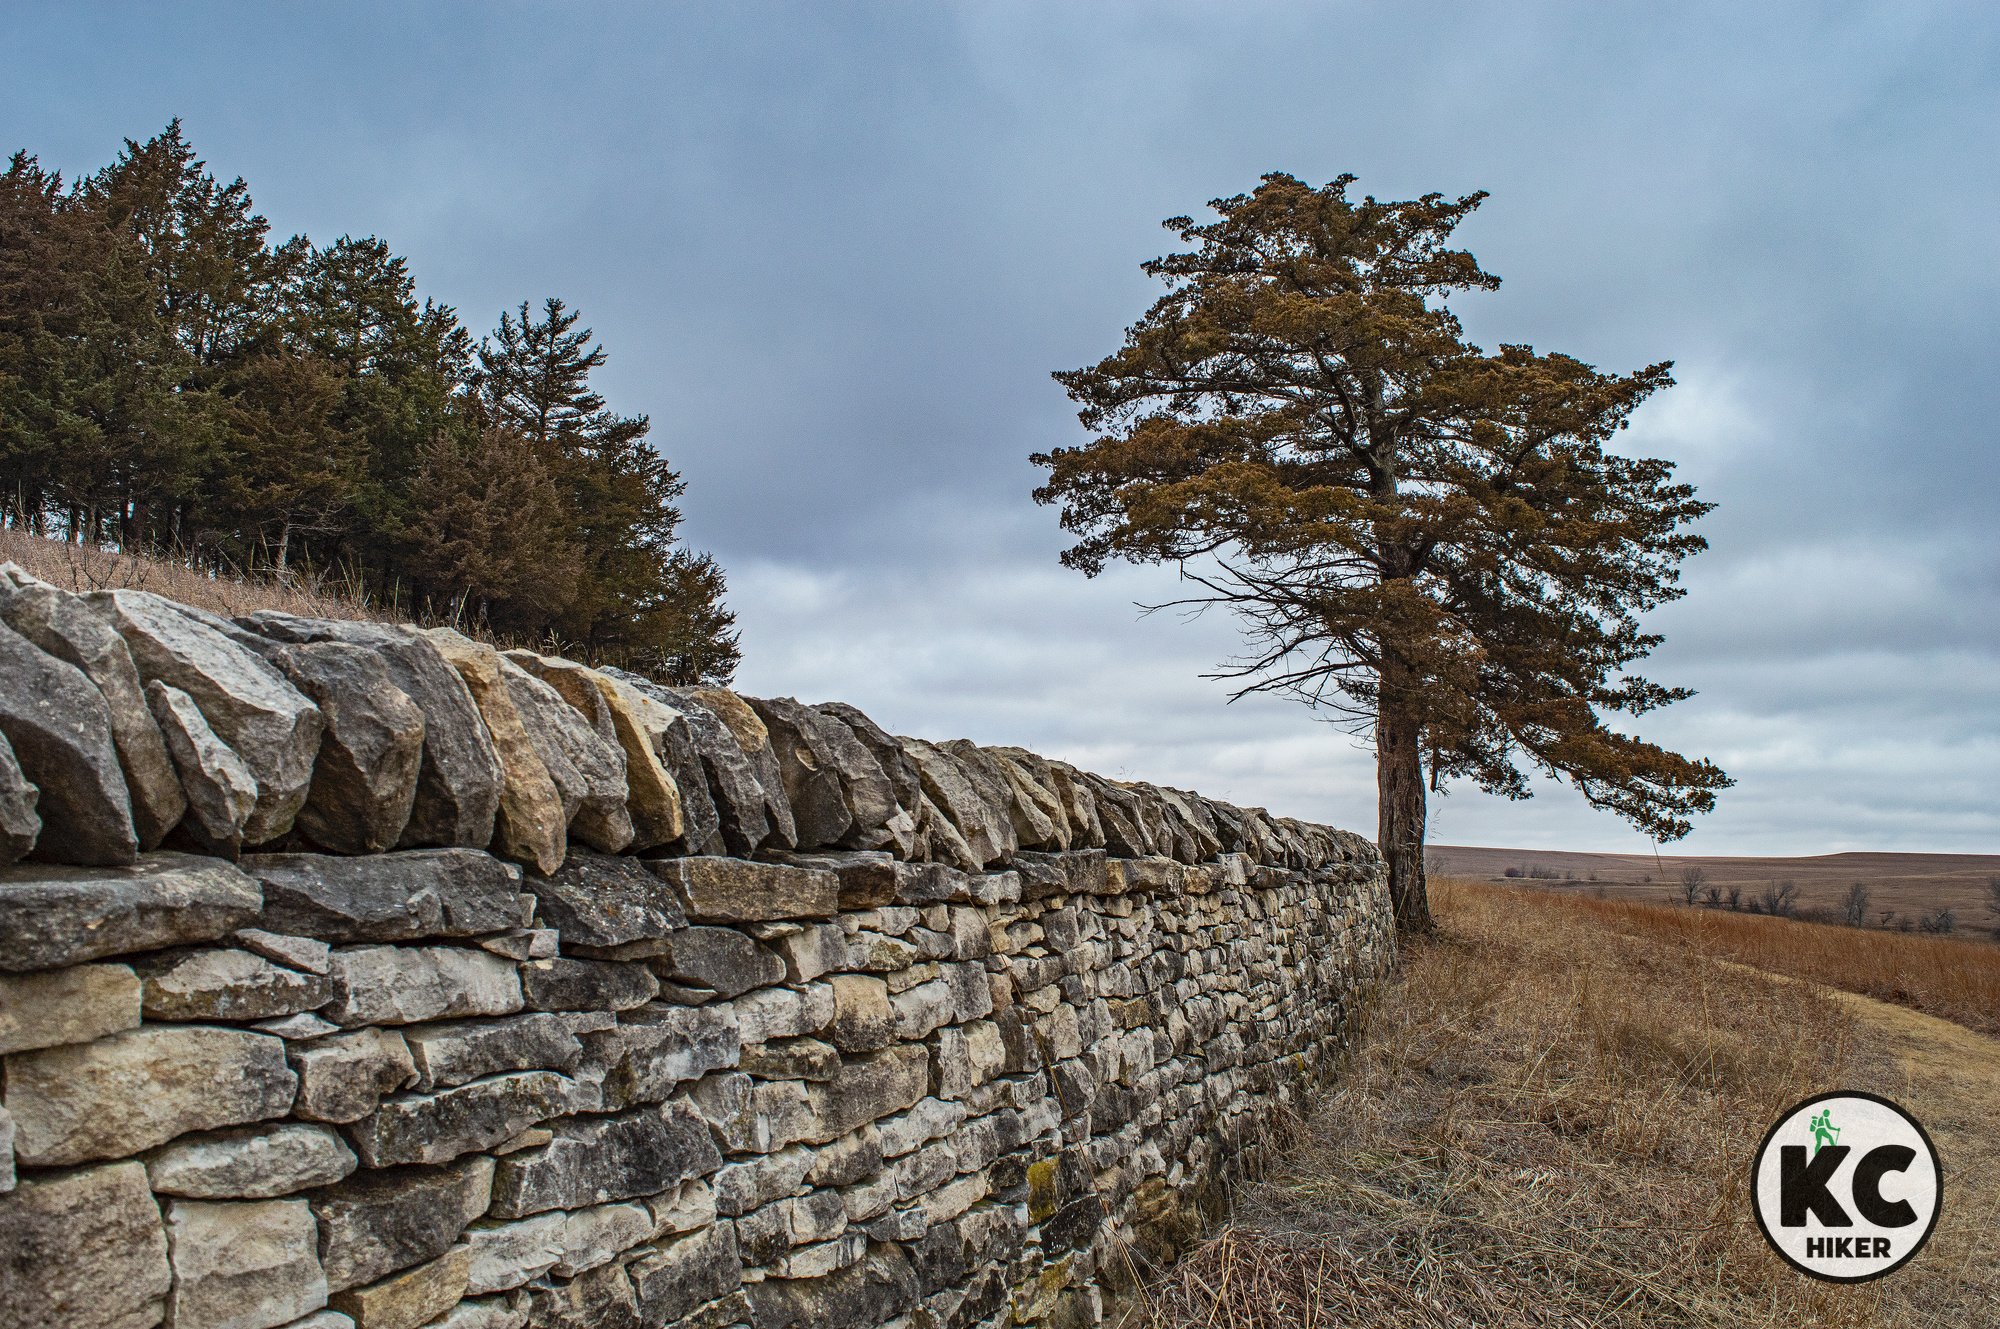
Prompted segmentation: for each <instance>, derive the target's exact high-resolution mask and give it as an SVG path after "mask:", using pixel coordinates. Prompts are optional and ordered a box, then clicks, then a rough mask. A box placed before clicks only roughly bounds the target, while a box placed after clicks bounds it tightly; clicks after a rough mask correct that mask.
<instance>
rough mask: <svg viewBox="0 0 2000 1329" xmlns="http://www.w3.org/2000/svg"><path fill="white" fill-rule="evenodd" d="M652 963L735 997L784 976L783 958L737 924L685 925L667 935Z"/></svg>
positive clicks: (662, 970)
mask: <svg viewBox="0 0 2000 1329" xmlns="http://www.w3.org/2000/svg"><path fill="white" fill-rule="evenodd" d="M653 966H654V968H656V969H657V970H659V972H660V973H662V974H665V975H666V976H667V977H669V978H671V979H674V980H675V981H677V982H681V983H694V984H697V985H699V986H701V987H705V988H712V989H714V990H715V992H716V994H717V995H718V996H722V997H734V996H736V995H738V994H739V993H744V992H748V991H750V990H751V989H752V988H760V987H764V986H765V985H767V984H770V983H777V982H781V981H783V979H784V977H785V962H784V961H783V960H782V959H780V958H779V957H778V956H777V955H776V954H775V953H773V952H772V951H771V950H769V949H768V948H766V947H764V946H761V945H759V944H758V943H757V941H756V940H755V939H753V938H751V937H748V936H745V935H744V934H743V933H741V932H738V931H737V930H736V929H735V928H715V927H688V928H682V929H681V930H679V931H677V932H675V933H674V934H673V936H672V937H670V938H669V939H668V941H667V948H666V950H665V951H664V952H662V954H661V955H660V957H659V958H658V959H656V960H654V961H653Z"/></svg>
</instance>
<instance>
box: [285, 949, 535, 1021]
mask: <svg viewBox="0 0 2000 1329" xmlns="http://www.w3.org/2000/svg"><path fill="white" fill-rule="evenodd" d="M328 976H329V977H330V978H331V979H332V980H333V990H334V998H333V1001H332V1002H331V1003H329V1004H328V1005H327V1006H326V1007H324V1008H323V1011H322V1013H323V1014H324V1015H325V1016H326V1018H327V1019H329V1020H332V1021H333V1022H334V1023H335V1024H339V1025H345V1026H348V1027H352V1026H355V1025H367V1024H416V1023H419V1022H421V1021H425V1020H445V1019H456V1018H459V1017H461V1016H468V1015H512V1014H513V1013H514V1012H516V1011H518V1010H520V1009H521V980H520V977H519V974H518V972H517V970H516V969H515V967H514V965H513V964H512V963H511V962H509V961H507V960H504V959H502V958H500V957H499V956H497V955H490V954H488V953H487V952H485V951H475V950H465V949H462V948H459V947H455V946H424V947H417V946H354V947H343V948H341V949H339V950H336V951H334V953H333V963H332V970H331V972H330V974H329V975H328Z"/></svg>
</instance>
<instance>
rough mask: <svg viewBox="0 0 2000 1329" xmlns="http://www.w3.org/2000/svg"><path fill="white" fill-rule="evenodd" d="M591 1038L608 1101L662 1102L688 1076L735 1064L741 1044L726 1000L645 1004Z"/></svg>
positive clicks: (613, 1104) (615, 1103)
mask: <svg viewBox="0 0 2000 1329" xmlns="http://www.w3.org/2000/svg"><path fill="white" fill-rule="evenodd" d="M590 1044H591V1054H590V1055H591V1060H592V1061H593V1062H597V1063H600V1064H602V1066H603V1067H604V1094H605V1100H606V1105H607V1106H608V1107H623V1106H628V1105H631V1104H636V1103H653V1102H658V1101H659V1100H661V1099H663V1098H665V1097H666V1096H667V1095H668V1094H670V1093H672V1092H673V1091H674V1089H675V1087H676V1086H678V1085H680V1084H682V1083H683V1082H685V1081H689V1080H698V1079H700V1078H701V1077H702V1076H704V1075H706V1074H708V1073H709V1072H710V1071H716V1070H724V1069H727V1068H729V1067H732V1066H734V1065H735V1064H736V1062H737V1058H738V1057H739V1055H740V1054H741V1050H742V1041H741V1039H740V1037H739V1035H738V1033H737V1028H736V1018H735V1015H734V1013H733V1012H732V1011H731V1010H730V1009H729V1008H728V1007H726V1006H725V1007H696V1006H667V1005H651V1006H642V1007H640V1008H638V1009H636V1010H633V1011H631V1012H628V1013H627V1015H626V1016H625V1018H624V1019H623V1020H621V1021H620V1022H619V1025H618V1027H617V1028H616V1029H615V1030H612V1031H609V1032H607V1033H606V1034H604V1035H603V1036H601V1037H593V1038H592V1039H591V1040H590Z"/></svg>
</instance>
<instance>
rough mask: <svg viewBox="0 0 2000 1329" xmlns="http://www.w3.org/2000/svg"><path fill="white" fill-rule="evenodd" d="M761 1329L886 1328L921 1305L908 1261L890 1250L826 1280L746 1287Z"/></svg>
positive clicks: (773, 1280)
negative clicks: (862, 1325)
mask: <svg viewBox="0 0 2000 1329" xmlns="http://www.w3.org/2000/svg"><path fill="white" fill-rule="evenodd" d="M744 1292H745V1293H746V1294H747V1295H748V1296H749V1298H750V1306H751V1310H752V1321H751V1322H752V1323H753V1324H754V1325H755V1326H756V1329H817V1327H818V1326H822V1325H833V1324H886V1323H888V1322H889V1321H891V1320H894V1319H895V1318H896V1317H897V1316H898V1315H900V1314H902V1313H903V1312H904V1311H907V1310H909V1309H910V1308H911V1307H913V1306H915V1305H916V1303H917V1296H918V1284H917V1279H916V1275H915V1274H914V1273H912V1272H911V1270H910V1265H909V1261H908V1259H907V1258H906V1257H905V1256H904V1255H903V1253H902V1252H901V1251H900V1250H898V1249H896V1248H895V1247H887V1248H885V1249H883V1250H882V1251H881V1252H880V1253H878V1254H876V1255H872V1256H869V1257H868V1258H867V1259H866V1260H864V1261H862V1262H861V1263H859V1264H855V1265H851V1266H849V1267H847V1268H845V1269H841V1270H839V1271H837V1272H835V1273H831V1274H828V1275H827V1276H825V1277H823V1278H805V1279H790V1278H767V1279H765V1280H763V1281H762V1282H760V1283H752V1284H750V1285H749V1286H747V1287H746V1288H745V1289H744Z"/></svg>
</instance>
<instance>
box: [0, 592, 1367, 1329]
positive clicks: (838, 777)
mask: <svg viewBox="0 0 2000 1329" xmlns="http://www.w3.org/2000/svg"><path fill="white" fill-rule="evenodd" d="M0 861H7V862H12V863H13V865H12V866H10V867H0V1054H4V1059H3V1060H0V1068H3V1069H0V1074H4V1079H0V1329H28V1327H29V1326H35V1327H36V1329H43V1327H45V1326H79V1327H86V1326H87V1327H90V1329H97V1327H100V1326H102V1327H112V1326H116V1327H118V1329H126V1327H129V1329H147V1327H148V1326H153V1325H158V1324H163V1323H164V1324H167V1325H170V1326H173V1329H224V1327H226V1329H273V1327H275V1326H286V1325H289V1326H297V1327H298V1329H304V1327H306V1326H310V1329H351V1327H358V1329H418V1327H419V1326H425V1325H430V1326H437V1327H439V1329H500V1327H502V1326H507V1327H513V1326H523V1325H549V1326H576V1327H577V1329H586V1327H587V1329H626V1327H628V1326H639V1325H644V1326H663V1325H670V1324H672V1325H690V1326H694V1325H699V1326H704V1327H708V1329H723V1326H729V1325H738V1324H741V1325H747V1326H754V1327H755V1329H792V1327H793V1326H798V1327H800V1329H804V1326H807V1325H811V1326H813V1327H814V1329H845V1327H846V1326H858V1327H872V1326H879V1325H891V1324H894V1325H899V1326H900V1325H905V1324H907V1325H910V1326H912V1327H913V1329H915V1327H917V1326H922V1327H924V1329H928V1327H930V1326H947V1325H949V1326H959V1325H968V1326H969V1325H985V1324H992V1325H997V1324H1030V1325H1039V1324H1058V1323H1060V1324H1088V1323H1092V1322H1094V1321H1095V1320H1096V1319H1098V1318H1100V1317H1101V1315H1102V1313H1103V1295H1104V1289H1105V1288H1106V1287H1107V1286H1110V1285H1114V1284H1115V1282H1116V1280H1117V1278H1118V1277H1119V1276H1120V1274H1121V1273H1122V1272H1124V1271H1126V1270H1128V1269H1130V1268H1131V1267H1132V1263H1133V1261H1134V1260H1141V1261H1143V1260H1145V1259H1148V1258H1155V1257H1159V1256H1161V1255H1163V1254H1165V1253H1166V1252H1168V1251H1170V1250H1171V1248H1172V1246H1173V1244H1174V1242H1175V1241H1176V1240H1178V1239H1179V1238H1181V1237H1182V1236H1184V1235H1185V1234H1187V1233H1188V1232H1189V1231H1191V1230H1192V1228H1193V1226H1194V1225H1195V1224H1196V1223H1197V1222H1198V1220H1199V1217H1200V1216H1201V1215H1202V1214H1203V1213H1204V1212H1207V1211H1209V1210H1210V1209H1212V1207H1213V1206H1214V1205H1215V1204H1216V1202H1217V1201H1218V1198H1219V1197H1220V1196H1221V1195H1222V1193H1223V1191H1224V1188H1225V1187H1226V1185H1227V1183H1228V1181H1229V1180H1230V1179H1231V1178H1232V1177H1233V1176H1235V1175H1237V1174H1238V1173H1239V1172H1240V1171H1241V1170H1242V1169H1243V1168H1244V1167H1245V1166H1246V1165H1247V1164H1248V1163H1249V1161H1250V1160H1251V1159H1252V1158H1253V1157H1254V1155H1255V1152H1256V1149H1257V1142H1258V1138H1259V1131H1260V1128H1261V1124H1262V1121H1263V1119H1264V1117H1265V1116H1266V1114H1267V1112H1268V1109H1269V1108H1270V1107H1271V1106H1272V1105H1273V1104H1276V1103H1281V1102H1284V1101H1286V1100H1287V1099H1290V1098H1293V1097H1295V1096H1296V1095H1298V1094H1301V1093H1304V1092H1309V1091H1310V1090H1311V1089H1312V1088H1313V1087H1314V1086H1315V1085H1316V1084H1318V1083H1321V1082H1323V1079H1324V1077H1325V1075H1326V1074H1327V1073H1328V1072H1329V1071H1330V1070H1331V1068H1332V1064H1333V1062H1334V1060H1335V1058H1336V1057H1337V1055H1338V1052H1339V1050H1340V1048H1341V1046H1342V1041H1343V1038H1344V1036H1345V1034H1346V1032H1347V1028H1348V1025H1349V1021H1350V1018H1351V1016H1352V1014H1353V1012H1354V1010H1355V1008H1356V1006H1357V1004H1358V1003H1359V1002H1360V1001H1361V1000H1362V998H1363V997H1364V996H1365V993H1366V990H1367V988H1368V987H1369V985H1370V984H1371V983H1372V982H1373V981H1374V979H1375V978H1376V977H1377V976H1378V975H1379V974H1380V972H1381V971H1382V969H1383V967H1384V966H1385V965H1386V964H1387V963H1388V962H1389V961H1390V959H1391V958H1392V947H1393V941H1392V934H1391V931H1390V928H1389V923H1388V911H1387V905H1386V900H1385V896H1384V889H1383V883H1382V872H1381V864H1380V860H1379V858H1378V857H1377V855H1376V853H1375V851H1374V848H1373V846H1371V845H1369V844H1368V843H1367V842H1366V841H1364V840H1361V839H1360V838H1358V837H1355V836H1353V835H1349V834H1346V833H1344V832H1339V831H1333V830H1329V829H1327V828H1324V827H1317V826H1311V825H1307V824H1303V823H1298V822H1293V821H1288V820H1284V819H1278V818H1272V817H1269V816H1267V815H1266V814H1264V813H1262V812H1261V811H1258V810H1256V809H1238V808H1233V807H1230V806H1228V805H1226V804H1222V803H1218V802H1215V801H1213V800H1209V799H1204V798H1201V797H1199V796H1198V795H1193V794H1187V793H1181V792H1177V791H1172V790H1165V789H1159V788H1156V787H1154V786H1151V785H1145V784H1136V783H1126V782H1114V781H1108V780H1104V779H1101V778H1099V777H1096V776H1093V775H1090V774H1088V773H1085V772H1081V771H1078V770H1075V769H1074V768H1072V767H1068V766H1065V765H1063V764H1062V763H1058V762H1050V761H1046V760H1044V759H1042V758H1039V757H1036V756H1034V755H1033V754H1030V753H1026V752H1023V751H1020V750H1019V749H1011V748H981V747H977V746H974V745H972V744H969V743H958V742H955V743H943V744H929V743H924V742H920V741H917V740H911V739H900V738H894V737H892V736H890V735H888V734H886V733H884V732H883V731H882V730H880V729H879V728H877V727H876V726H875V725H874V724H872V723H871V722H870V721H869V720H868V719H867V718H866V717H865V716H863V715H861V714H860V713H859V712H858V711H855V710H853V709H852V708H850V707H845V706H840V705H826V706H818V707H813V706H804V705H801V704H799V703H797V702H793V701H789V700H778V701H762V700H757V699H752V698H743V697H738V696H736V695H735V694H733V693H729V692H725V691H720V690H713V689H698V690H682V689H668V688H663V687H660V686H657V685H655V684H653V683H650V682H648V681H646V680H644V679H641V678H637V677H635V676H632V675H625V674H619V673H617V672H616V671H610V670H604V671H597V670H590V669H585V668H583V667H582V666H579V665H576V664H573V663H571V662H568V661H564V660H559V659H554V658H547V657H538V656H535V655H531V654H527V653H522V652H507V653H504V654H503V653H499V652H496V651H494V650H493V649H491V648H489V647H486V646H483V645H481V644H478V643H475V642H472V641H469V640H467V639H466V638H463V637H460V636H458V635H457V634H455V633H449V632H436V631H431V632H421V631H415V630H409V629H401V628H393V627H387V626H383V625H374V624H354V623H329V622H319V621H314V620H304V619H296V618H289V617H286V616H282V615H269V614H260V615H253V616H251V617H250V618H248V619H246V620H243V621H240V622H234V623H232V622H228V621H224V620H221V619H217V618H214V617H213V616H209V615H205V614H201V613H199V612H198V611H194V610H189V609H186V608H184V607H181V606H178V605H174V604H172V603H170V602H168V601H164V600H160V599H158V598H157V597H153V596H149V595H145V594H143V593H137V592H129V591H119V592H109V593H104V594H100V595H96V596H88V597H76V596H71V595H67V594H65V593H63V592H61V591H58V590H55V589H54V588H50V587H46V586H42V585H40V584H38V583H35V582H33V581H32V580H31V579H29V578H27V577H25V576H24V575H22V574H21V573H20V572H19V571H18V569H14V568H11V567H0Z"/></svg>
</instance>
